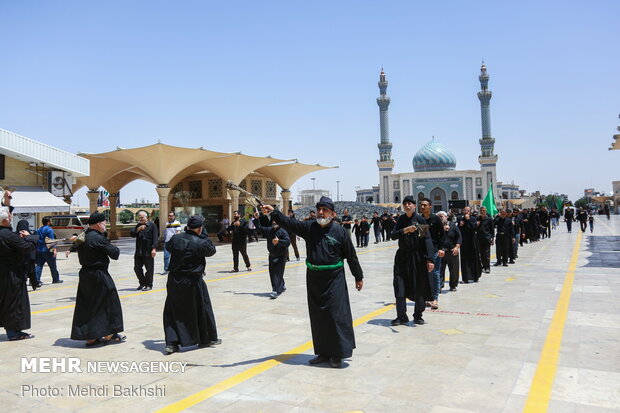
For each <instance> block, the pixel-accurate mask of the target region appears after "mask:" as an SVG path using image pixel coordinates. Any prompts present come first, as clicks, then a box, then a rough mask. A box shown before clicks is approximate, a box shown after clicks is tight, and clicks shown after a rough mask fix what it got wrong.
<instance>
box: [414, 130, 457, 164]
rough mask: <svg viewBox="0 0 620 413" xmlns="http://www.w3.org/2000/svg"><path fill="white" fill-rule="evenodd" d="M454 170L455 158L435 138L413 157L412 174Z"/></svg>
mask: <svg viewBox="0 0 620 413" xmlns="http://www.w3.org/2000/svg"><path fill="white" fill-rule="evenodd" d="M455 168H456V157H455V156H454V155H453V154H452V152H450V151H449V150H448V148H446V147H445V146H444V145H442V144H441V143H439V142H437V141H436V140H435V138H433V140H432V141H430V142H428V143H427V144H426V145H424V146H422V148H420V150H419V151H418V152H417V153H416V154H415V156H414V157H413V170H414V172H429V171H452V170H454V169H455Z"/></svg>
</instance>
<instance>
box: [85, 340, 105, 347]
mask: <svg viewBox="0 0 620 413" xmlns="http://www.w3.org/2000/svg"><path fill="white" fill-rule="evenodd" d="M104 344H107V341H106V340H104V339H102V338H96V339H95V340H93V341H91V342H90V343H89V342H88V341H87V342H86V347H97V346H101V345H104Z"/></svg>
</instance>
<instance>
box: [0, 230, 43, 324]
mask: <svg viewBox="0 0 620 413" xmlns="http://www.w3.org/2000/svg"><path fill="white" fill-rule="evenodd" d="M37 240H38V236H33V235H30V236H28V237H26V238H20V237H19V235H17V234H15V233H14V232H13V230H12V229H11V227H2V226H0V327H4V328H6V329H7V330H15V331H22V330H27V329H29V328H30V300H29V299H28V287H27V286H26V278H27V273H28V259H29V257H30V253H31V252H32V251H34V249H35V246H36V243H37Z"/></svg>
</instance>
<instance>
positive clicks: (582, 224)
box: [579, 221, 588, 232]
mask: <svg viewBox="0 0 620 413" xmlns="http://www.w3.org/2000/svg"><path fill="white" fill-rule="evenodd" d="M579 226H580V227H581V232H586V229H587V228H588V221H579Z"/></svg>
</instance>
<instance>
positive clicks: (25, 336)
mask: <svg viewBox="0 0 620 413" xmlns="http://www.w3.org/2000/svg"><path fill="white" fill-rule="evenodd" d="M29 338H34V334H28V333H24V332H21V333H19V334H18V335H16V336H15V337H11V338H9V341H17V340H26V339H29Z"/></svg>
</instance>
